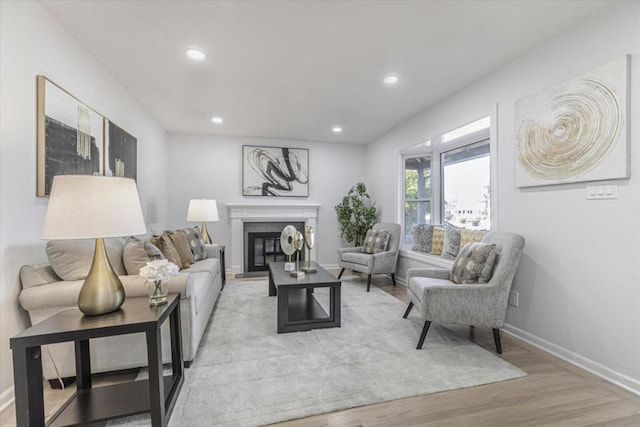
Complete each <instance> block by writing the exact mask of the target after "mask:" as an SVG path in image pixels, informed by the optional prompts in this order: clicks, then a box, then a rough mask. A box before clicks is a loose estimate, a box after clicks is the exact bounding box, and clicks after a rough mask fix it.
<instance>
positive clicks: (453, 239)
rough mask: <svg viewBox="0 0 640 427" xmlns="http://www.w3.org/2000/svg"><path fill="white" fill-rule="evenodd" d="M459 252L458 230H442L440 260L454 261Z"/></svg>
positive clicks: (450, 228)
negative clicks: (442, 238)
mask: <svg viewBox="0 0 640 427" xmlns="http://www.w3.org/2000/svg"><path fill="white" fill-rule="evenodd" d="M459 251H460V229H459V228H457V227H447V228H445V230H444V240H443V241H442V254H441V255H440V256H441V257H442V258H446V259H454V258H455V257H456V256H458V252H459Z"/></svg>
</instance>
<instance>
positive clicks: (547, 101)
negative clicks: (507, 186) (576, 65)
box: [515, 56, 629, 187]
mask: <svg viewBox="0 0 640 427" xmlns="http://www.w3.org/2000/svg"><path fill="white" fill-rule="evenodd" d="M515 110H516V111H515V119H516V140H517V142H516V162H515V163H516V171H515V172H516V186H518V187H532V186H539V185H550V184H563V183H570V182H584V181H600V180H608V179H619V178H627V177H629V57H628V56H623V57H621V58H618V59H616V60H614V61H611V62H609V63H607V64H605V65H603V66H601V67H598V68H595V69H593V70H591V71H589V72H586V73H584V74H582V75H579V76H576V77H574V78H571V79H569V80H566V81H564V82H562V83H559V84H557V85H555V86H552V87H550V88H548V89H546V90H543V91H540V92H538V93H536V94H533V95H530V96H528V97H526V98H523V99H520V100H518V101H517V102H516V109H515Z"/></svg>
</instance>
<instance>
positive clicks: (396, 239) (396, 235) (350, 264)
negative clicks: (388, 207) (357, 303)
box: [338, 222, 400, 292]
mask: <svg viewBox="0 0 640 427" xmlns="http://www.w3.org/2000/svg"><path fill="white" fill-rule="evenodd" d="M373 230H386V231H388V232H389V235H390V239H389V244H388V245H387V250H386V251H383V252H378V253H375V254H368V253H364V252H362V246H358V247H353V248H341V249H338V261H339V262H340V267H342V270H341V271H340V274H339V275H338V279H340V278H341V277H342V273H344V270H345V268H348V269H350V270H353V271H357V272H359V273H366V274H368V277H367V292H369V288H370V287H371V275H372V274H391V281H392V282H393V286H396V264H397V262H398V251H399V249H400V224H391V223H381V222H379V223H377V224H375V225H374V226H373Z"/></svg>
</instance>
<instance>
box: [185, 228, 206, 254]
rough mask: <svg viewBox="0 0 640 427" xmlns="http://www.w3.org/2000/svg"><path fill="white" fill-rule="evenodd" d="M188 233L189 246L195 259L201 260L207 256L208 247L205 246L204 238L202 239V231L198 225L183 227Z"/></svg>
mask: <svg viewBox="0 0 640 427" xmlns="http://www.w3.org/2000/svg"><path fill="white" fill-rule="evenodd" d="M183 231H184V232H185V233H187V239H189V248H190V249H191V253H192V254H193V261H194V262H195V261H200V260H201V259H206V258H207V249H206V248H205V246H204V240H202V233H200V228H198V226H196V227H194V228H185V229H183Z"/></svg>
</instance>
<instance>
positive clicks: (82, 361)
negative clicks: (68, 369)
mask: <svg viewBox="0 0 640 427" xmlns="http://www.w3.org/2000/svg"><path fill="white" fill-rule="evenodd" d="M74 343H75V348H76V386H77V388H78V389H79V390H84V389H88V388H91V353H90V352H89V340H79V341H74Z"/></svg>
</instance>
